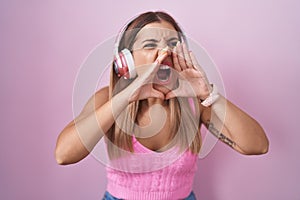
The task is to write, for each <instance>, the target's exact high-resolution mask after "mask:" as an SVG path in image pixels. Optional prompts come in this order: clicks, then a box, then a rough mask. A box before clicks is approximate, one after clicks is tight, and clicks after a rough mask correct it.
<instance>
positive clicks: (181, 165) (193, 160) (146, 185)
mask: <svg viewBox="0 0 300 200" xmlns="http://www.w3.org/2000/svg"><path fill="white" fill-rule="evenodd" d="M133 147H134V151H135V153H142V154H145V156H149V155H154V156H157V155H158V157H159V158H160V159H161V161H162V162H165V163H167V164H166V165H165V166H162V167H161V168H159V169H158V168H157V169H156V170H154V171H151V170H149V169H150V168H149V165H151V160H152V161H154V162H157V161H155V160H157V159H153V158H150V160H148V161H145V160H141V161H140V162H138V163H139V166H138V168H139V170H138V173H135V172H134V171H133V170H131V171H130V170H128V171H130V172H128V171H124V170H119V169H116V168H112V167H107V168H106V170H107V180H108V183H107V191H108V192H109V193H110V194H112V195H113V196H115V197H117V198H122V199H130V200H135V199H136V200H158V199H161V200H163V199H164V200H174V199H184V198H186V197H187V196H188V195H189V194H190V193H191V191H192V185H193V180H194V175H195V172H196V170H197V155H195V154H193V153H192V152H190V151H189V150H186V151H185V152H183V153H181V154H178V153H177V150H176V149H177V148H176V147H173V148H171V149H169V150H167V151H166V152H160V153H157V152H153V151H151V150H149V149H147V148H146V147H144V146H143V145H142V144H140V143H139V142H138V141H137V140H136V138H135V137H133ZM174 155H175V156H176V158H175V157H174ZM145 156H144V157H145ZM172 156H173V157H174V158H175V159H173V158H172V159H173V160H171V161H172V162H170V163H168V162H166V161H165V160H166V158H170V157H172ZM158 160H159V159H158ZM128 162H132V161H128ZM128 162H127V164H128V165H130V163H128ZM132 163H133V162H132ZM135 165H137V164H135ZM154 165H155V163H154ZM138 168H137V166H135V169H138ZM140 168H144V169H145V172H142V171H141V169H140Z"/></svg>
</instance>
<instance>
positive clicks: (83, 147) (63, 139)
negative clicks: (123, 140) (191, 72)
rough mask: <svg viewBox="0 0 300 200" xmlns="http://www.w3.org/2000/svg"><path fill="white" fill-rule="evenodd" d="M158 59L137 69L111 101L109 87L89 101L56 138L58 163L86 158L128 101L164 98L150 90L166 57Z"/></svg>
mask: <svg viewBox="0 0 300 200" xmlns="http://www.w3.org/2000/svg"><path fill="white" fill-rule="evenodd" d="M157 56H158V57H157V59H156V62H155V63H154V64H150V65H149V66H147V65H145V66H142V67H139V68H138V69H136V70H137V73H138V77H137V78H136V79H134V81H133V82H131V83H130V84H129V85H128V86H127V87H126V88H125V89H123V90H122V91H121V92H119V93H118V94H116V95H114V96H113V97H112V98H111V99H109V94H108V93H109V92H108V88H103V89H101V90H100V91H98V92H97V93H96V94H95V95H93V96H92V97H91V98H90V100H89V101H88V102H87V104H86V105H85V107H84V108H83V110H82V112H81V113H80V114H79V116H78V117H76V118H75V119H74V120H73V121H71V122H70V123H69V124H68V125H67V126H66V127H65V128H64V129H63V130H62V131H61V133H60V134H59V136H58V139H57V144H56V149H55V157H56V160H57V163H58V164H61V165H66V164H72V163H76V162H78V161H80V160H82V159H83V158H85V157H86V156H87V155H88V154H89V152H90V151H91V150H92V149H93V148H94V147H95V145H96V144H97V142H98V141H99V140H100V139H101V138H102V137H103V135H104V134H105V133H106V132H108V130H109V129H110V128H111V127H112V125H113V124H114V123H115V120H116V119H117V118H118V116H119V115H120V113H121V112H122V111H123V110H124V109H125V108H126V107H127V105H128V104H129V102H132V101H136V100H141V99H147V98H149V97H155V98H162V99H163V98H164V95H163V94H162V93H161V92H159V91H157V90H155V89H154V88H152V84H151V80H152V77H153V76H154V75H155V74H156V71H157V69H158V67H159V65H160V63H161V62H162V61H163V59H164V58H165V57H166V56H168V54H167V53H164V52H163V53H161V54H159V55H157ZM122 81H124V80H123V79H122V80H121V82H122ZM149 82H150V84H149Z"/></svg>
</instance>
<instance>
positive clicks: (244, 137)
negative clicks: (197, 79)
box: [200, 95, 269, 155]
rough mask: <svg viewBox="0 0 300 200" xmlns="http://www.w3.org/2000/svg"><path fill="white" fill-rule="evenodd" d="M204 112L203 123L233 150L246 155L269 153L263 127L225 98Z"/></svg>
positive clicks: (203, 108) (206, 108) (205, 108)
mask: <svg viewBox="0 0 300 200" xmlns="http://www.w3.org/2000/svg"><path fill="white" fill-rule="evenodd" d="M200 105H201V104H200ZM202 110H203V111H202V114H201V121H202V122H203V123H204V124H205V125H206V126H207V127H208V129H209V130H210V131H211V132H212V133H213V134H214V135H216V136H217V137H218V138H219V139H220V140H221V141H223V142H224V143H226V144H227V145H229V146H230V147H232V148H233V149H235V150H237V151H238V152H240V153H242V154H246V155H257V154H264V153H267V151H268V147H269V142H268V138H267V137H266V134H265V132H264V130H263V128H262V127H261V125H260V124H259V123H258V122H257V121H256V120H255V119H253V118H252V117H250V116H249V115H248V114H247V113H245V112H244V111H242V110H241V109H240V108H238V107H237V106H235V105H234V104H233V103H231V102H230V101H228V100H227V99H225V98H224V97H223V96H221V95H220V98H219V99H218V100H217V101H216V102H215V103H214V104H213V105H212V106H209V107H204V106H202ZM222 122H223V123H222Z"/></svg>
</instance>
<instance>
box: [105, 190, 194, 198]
mask: <svg viewBox="0 0 300 200" xmlns="http://www.w3.org/2000/svg"><path fill="white" fill-rule="evenodd" d="M102 200H122V199H118V198H116V197H114V196H112V195H111V194H110V193H109V192H107V191H106V192H105V194H104V197H103V198H102ZM184 200H196V196H195V194H194V192H193V191H192V192H191V193H190V194H189V196H188V197H187V198H185V199H184Z"/></svg>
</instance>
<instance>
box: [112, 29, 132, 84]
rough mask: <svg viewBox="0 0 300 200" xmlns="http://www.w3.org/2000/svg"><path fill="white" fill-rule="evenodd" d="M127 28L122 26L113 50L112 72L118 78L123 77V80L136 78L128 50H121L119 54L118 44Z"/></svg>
mask: <svg viewBox="0 0 300 200" xmlns="http://www.w3.org/2000/svg"><path fill="white" fill-rule="evenodd" d="M127 26H128V25H126V26H124V27H123V28H122V30H121V31H120V33H119V34H118V36H117V39H116V42H115V48H114V70H115V72H116V74H117V75H118V77H122V76H124V78H125V79H133V78H135V77H136V71H135V67H134V60H133V56H132V54H131V52H130V50H129V49H126V48H125V49H123V50H121V51H120V52H119V43H120V41H121V38H122V36H123V35H124V33H125V31H126V29H127Z"/></svg>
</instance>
